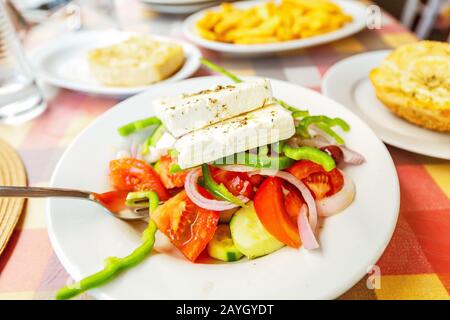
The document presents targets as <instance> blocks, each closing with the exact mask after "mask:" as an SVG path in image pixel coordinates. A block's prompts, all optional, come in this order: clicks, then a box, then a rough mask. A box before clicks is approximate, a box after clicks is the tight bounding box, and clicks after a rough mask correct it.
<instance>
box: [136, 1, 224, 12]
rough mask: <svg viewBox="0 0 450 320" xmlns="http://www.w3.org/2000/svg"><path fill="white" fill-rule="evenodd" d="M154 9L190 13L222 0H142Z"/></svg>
mask: <svg viewBox="0 0 450 320" xmlns="http://www.w3.org/2000/svg"><path fill="white" fill-rule="evenodd" d="M141 2H142V3H143V4H145V5H146V6H147V7H149V8H150V9H152V10H153V11H156V12H160V13H169V14H189V13H194V12H197V11H199V10H202V9H205V8H208V7H212V6H215V5H218V4H220V3H221V2H222V1H220V0H218V1H217V0H141Z"/></svg>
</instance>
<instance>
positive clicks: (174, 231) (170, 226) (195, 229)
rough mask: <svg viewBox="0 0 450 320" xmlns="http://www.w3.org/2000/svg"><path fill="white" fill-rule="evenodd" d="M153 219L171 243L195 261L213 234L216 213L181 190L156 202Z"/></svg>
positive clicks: (215, 224)
mask: <svg viewBox="0 0 450 320" xmlns="http://www.w3.org/2000/svg"><path fill="white" fill-rule="evenodd" d="M152 219H153V220H154V221H155V223H156V225H157V226H158V229H159V230H161V231H162V232H163V233H164V234H165V235H166V236H167V237H168V238H169V239H170V241H171V242H172V244H173V245H174V246H175V247H177V248H178V249H179V250H180V251H181V252H182V253H183V255H184V256H185V257H186V258H188V259H189V260H190V261H192V262H194V261H195V260H196V259H197V258H198V256H199V255H200V253H201V252H202V251H203V250H204V249H205V248H206V246H207V245H208V243H209V241H211V239H212V237H213V236H214V232H215V231H216V229H217V223H218V221H219V213H218V212H216V211H211V210H206V209H203V208H200V207H198V206H197V205H195V204H194V203H193V202H192V201H191V200H190V199H189V198H188V196H187V195H186V192H185V191H184V190H183V191H181V192H180V193H178V194H177V195H176V196H174V197H173V198H171V199H169V200H168V201H166V202H165V203H164V204H163V205H161V206H159V207H158V209H156V210H155V212H154V213H153V214H152Z"/></svg>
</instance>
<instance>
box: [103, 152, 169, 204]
mask: <svg viewBox="0 0 450 320" xmlns="http://www.w3.org/2000/svg"><path fill="white" fill-rule="evenodd" d="M109 171H110V173H109V176H110V180H111V184H112V186H113V187H114V188H115V189H116V190H125V191H130V192H131V191H155V192H156V193H157V194H158V197H159V198H160V199H161V200H163V201H165V200H167V199H169V197H170V195H169V192H168V191H167V189H166V188H165V187H164V185H163V183H162V182H161V179H160V178H159V176H158V174H157V173H156V172H155V170H154V169H153V168H152V167H151V166H150V165H149V164H147V163H146V162H144V161H142V160H138V159H134V158H122V159H116V160H112V161H111V162H110V163H109Z"/></svg>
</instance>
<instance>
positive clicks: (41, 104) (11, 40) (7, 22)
mask: <svg viewBox="0 0 450 320" xmlns="http://www.w3.org/2000/svg"><path fill="white" fill-rule="evenodd" d="M46 106H47V103H46V101H45V99H44V96H43V94H42V92H41V89H40V88H39V86H38V85H37V83H36V79H35V77H34V75H33V73H32V70H31V68H30V66H29V64H28V62H27V59H26V57H25V53H24V51H23V47H22V45H21V42H20V40H19V38H18V35H17V32H16V30H15V28H14V26H13V24H12V22H11V18H10V16H9V12H8V10H7V8H6V5H5V0H0V123H6V124H15V123H21V122H24V121H27V120H29V119H32V118H34V117H36V116H38V115H40V114H41V113H42V112H43V111H44V110H45V108H46Z"/></svg>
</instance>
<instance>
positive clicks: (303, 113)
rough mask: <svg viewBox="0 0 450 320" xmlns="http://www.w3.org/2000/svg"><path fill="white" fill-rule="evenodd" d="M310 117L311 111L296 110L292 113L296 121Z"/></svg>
mask: <svg viewBox="0 0 450 320" xmlns="http://www.w3.org/2000/svg"><path fill="white" fill-rule="evenodd" d="M308 115H309V111H307V110H296V111H293V112H292V117H293V118H294V119H298V118H303V117H307V116H308Z"/></svg>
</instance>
